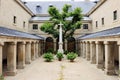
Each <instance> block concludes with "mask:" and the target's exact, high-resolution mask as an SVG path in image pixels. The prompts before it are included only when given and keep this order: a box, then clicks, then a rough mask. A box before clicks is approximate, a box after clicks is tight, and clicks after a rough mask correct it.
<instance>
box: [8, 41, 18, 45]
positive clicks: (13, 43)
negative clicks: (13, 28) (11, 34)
mask: <svg viewBox="0 0 120 80" xmlns="http://www.w3.org/2000/svg"><path fill="white" fill-rule="evenodd" d="M9 44H11V45H16V44H17V42H16V41H15V42H10V43H9Z"/></svg>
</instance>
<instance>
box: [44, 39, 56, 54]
mask: <svg viewBox="0 0 120 80" xmlns="http://www.w3.org/2000/svg"><path fill="white" fill-rule="evenodd" d="M53 50H54V42H53V38H52V37H48V38H46V43H45V52H53Z"/></svg>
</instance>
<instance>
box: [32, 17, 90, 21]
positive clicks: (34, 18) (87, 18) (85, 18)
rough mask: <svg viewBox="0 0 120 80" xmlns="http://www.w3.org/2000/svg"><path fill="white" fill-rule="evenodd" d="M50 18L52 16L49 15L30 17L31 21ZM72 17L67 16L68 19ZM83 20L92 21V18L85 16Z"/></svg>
mask: <svg viewBox="0 0 120 80" xmlns="http://www.w3.org/2000/svg"><path fill="white" fill-rule="evenodd" d="M49 19H50V17H48V16H45V17H44V16H39V17H32V18H31V19H30V21H48V20H49ZM71 19H72V18H71V17H70V18H67V20H71ZM83 20H88V21H91V19H90V18H89V17H83Z"/></svg>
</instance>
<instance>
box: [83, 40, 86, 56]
mask: <svg viewBox="0 0 120 80" xmlns="http://www.w3.org/2000/svg"><path fill="white" fill-rule="evenodd" d="M83 58H86V43H85V42H84V43H83Z"/></svg>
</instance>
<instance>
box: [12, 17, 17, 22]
mask: <svg viewBox="0 0 120 80" xmlns="http://www.w3.org/2000/svg"><path fill="white" fill-rule="evenodd" d="M13 23H14V24H16V23H17V17H16V16H13Z"/></svg>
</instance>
